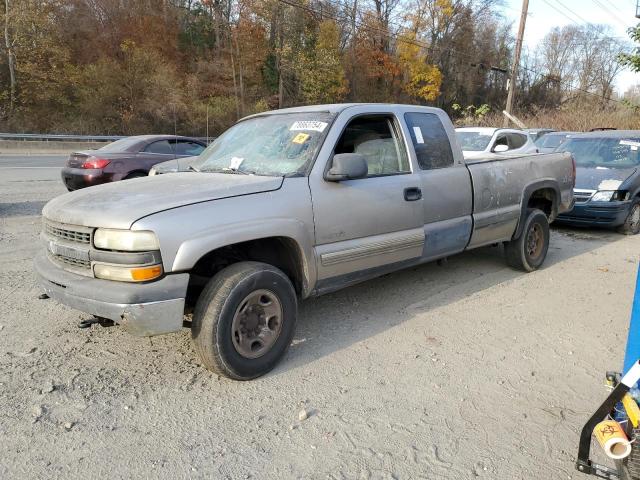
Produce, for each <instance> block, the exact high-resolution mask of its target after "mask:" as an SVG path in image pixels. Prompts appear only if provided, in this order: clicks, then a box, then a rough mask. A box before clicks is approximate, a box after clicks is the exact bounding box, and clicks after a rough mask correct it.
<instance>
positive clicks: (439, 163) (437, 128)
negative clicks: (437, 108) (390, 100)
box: [404, 113, 453, 170]
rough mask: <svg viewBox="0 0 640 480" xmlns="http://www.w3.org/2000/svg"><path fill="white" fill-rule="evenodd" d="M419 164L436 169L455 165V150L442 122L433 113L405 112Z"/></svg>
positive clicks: (425, 168)
mask: <svg viewBox="0 0 640 480" xmlns="http://www.w3.org/2000/svg"><path fill="white" fill-rule="evenodd" d="M404 119H405V121H406V122H407V126H408V127H409V132H410V133H411V141H412V142H413V147H414V149H415V151H416V157H417V158H418V165H420V168H421V169H422V170H434V169H436V168H446V167H451V166H452V165H453V152H452V151H451V142H449V137H448V136H447V132H446V131H445V129H444V127H443V126H442V122H441V121H440V119H439V118H438V116H437V115H435V114H433V113H405V114H404Z"/></svg>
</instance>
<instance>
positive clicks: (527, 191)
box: [512, 179, 561, 240]
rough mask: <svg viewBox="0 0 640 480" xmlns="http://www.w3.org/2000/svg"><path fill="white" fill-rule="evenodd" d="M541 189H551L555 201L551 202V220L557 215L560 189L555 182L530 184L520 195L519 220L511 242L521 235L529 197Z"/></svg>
mask: <svg viewBox="0 0 640 480" xmlns="http://www.w3.org/2000/svg"><path fill="white" fill-rule="evenodd" d="M542 189H551V190H553V191H554V193H555V199H554V200H553V207H552V211H551V218H555V217H556V216H557V214H558V205H560V200H561V197H560V187H559V186H558V182H557V181H556V180H551V179H547V180H540V181H537V182H534V183H530V184H529V185H527V186H526V187H525V189H524V192H523V193H522V202H521V203H520V218H519V219H518V225H517V226H516V231H515V233H514V234H513V238H512V239H513V240H517V239H518V238H520V235H522V230H523V229H524V220H525V218H526V217H527V205H528V204H529V200H530V199H531V195H533V193H534V192H535V191H537V190H542Z"/></svg>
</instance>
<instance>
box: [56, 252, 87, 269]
mask: <svg viewBox="0 0 640 480" xmlns="http://www.w3.org/2000/svg"><path fill="white" fill-rule="evenodd" d="M50 257H51V258H52V259H53V260H54V261H56V262H58V263H62V264H64V265H69V266H70V267H76V268H86V269H90V268H91V262H90V261H89V260H79V259H77V258H71V257H65V256H64V255H50Z"/></svg>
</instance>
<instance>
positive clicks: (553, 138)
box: [535, 133, 568, 148]
mask: <svg viewBox="0 0 640 480" xmlns="http://www.w3.org/2000/svg"><path fill="white" fill-rule="evenodd" d="M567 135H568V134H566V133H563V134H555V135H554V134H553V133H547V134H546V135H543V136H542V137H540V138H539V139H538V140H536V142H535V143H536V145H537V146H538V147H540V148H556V147H557V146H559V145H560V144H561V143H562V142H564V141H565V139H566V138H567Z"/></svg>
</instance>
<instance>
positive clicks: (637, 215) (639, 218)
mask: <svg viewBox="0 0 640 480" xmlns="http://www.w3.org/2000/svg"><path fill="white" fill-rule="evenodd" d="M618 232H620V233H622V234H624V235H637V234H638V232H640V200H636V201H634V202H633V203H632V204H631V208H629V215H627V218H626V219H625V220H624V223H623V224H622V225H620V226H619V227H618Z"/></svg>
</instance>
